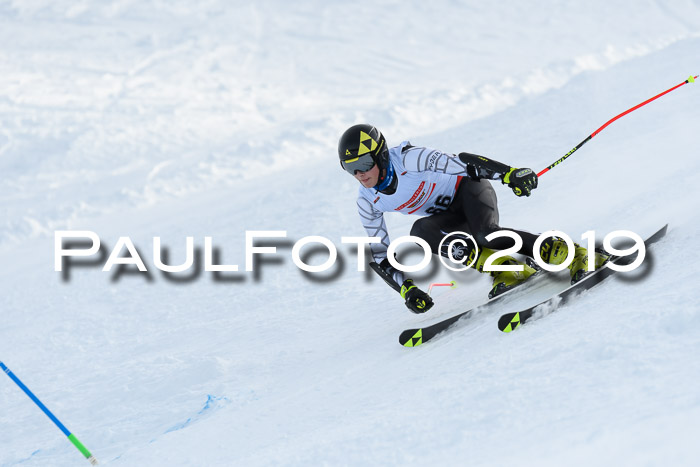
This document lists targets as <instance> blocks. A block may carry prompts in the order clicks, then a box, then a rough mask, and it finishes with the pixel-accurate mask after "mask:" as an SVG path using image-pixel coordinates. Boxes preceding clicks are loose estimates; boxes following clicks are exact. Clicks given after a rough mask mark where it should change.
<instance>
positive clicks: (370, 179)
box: [355, 164, 379, 188]
mask: <svg viewBox="0 0 700 467" xmlns="http://www.w3.org/2000/svg"><path fill="white" fill-rule="evenodd" d="M355 178H356V179H357V181H359V182H360V183H362V186H363V187H365V188H372V187H373V186H376V185H377V182H378V181H379V166H378V165H377V164H374V167H372V168H371V169H369V170H367V171H365V172H360V171H359V170H358V171H356V172H355Z"/></svg>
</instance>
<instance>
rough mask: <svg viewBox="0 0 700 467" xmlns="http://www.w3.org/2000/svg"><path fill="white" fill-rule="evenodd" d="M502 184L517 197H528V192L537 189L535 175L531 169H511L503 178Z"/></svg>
mask: <svg viewBox="0 0 700 467" xmlns="http://www.w3.org/2000/svg"><path fill="white" fill-rule="evenodd" d="M503 183H504V184H506V185H508V186H509V187H510V188H512V189H513V193H515V194H516V195H517V196H523V195H525V196H530V192H531V191H532V190H534V189H535V188H537V174H536V173H535V172H533V171H532V169H516V168H515V167H512V168H511V169H510V170H509V171H508V172H507V173H506V174H505V175H504V176H503Z"/></svg>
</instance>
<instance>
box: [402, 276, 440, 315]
mask: <svg viewBox="0 0 700 467" xmlns="http://www.w3.org/2000/svg"><path fill="white" fill-rule="evenodd" d="M401 298H403V299H405V300H406V306H407V307H408V309H409V310H411V311H412V312H413V313H425V312H426V311H428V310H429V309H430V308H431V307H432V306H433V299H432V298H430V295H428V294H427V293H425V292H423V291H422V290H421V289H419V288H418V287H416V286H415V285H413V280H412V279H406V280H405V281H403V284H402V285H401Z"/></svg>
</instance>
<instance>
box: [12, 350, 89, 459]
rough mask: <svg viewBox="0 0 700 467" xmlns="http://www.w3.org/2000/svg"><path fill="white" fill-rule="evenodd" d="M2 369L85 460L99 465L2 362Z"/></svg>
mask: <svg viewBox="0 0 700 467" xmlns="http://www.w3.org/2000/svg"><path fill="white" fill-rule="evenodd" d="M0 369H2V371H4V372H5V373H6V374H7V376H9V377H10V379H11V380H12V381H14V382H15V383H16V384H17V386H19V388H20V389H21V390H22V391H24V393H25V394H26V395H27V396H29V398H30V399H31V400H32V401H34V403H35V404H36V405H37V406H39V408H40V409H41V410H42V411H43V412H44V413H45V414H46V416H47V417H49V418H50V419H51V421H52V422H54V423H55V424H56V426H57V427H58V428H59V429H60V430H61V431H62V432H63V434H64V435H66V436H67V437H68V439H69V440H70V442H71V443H73V446H75V447H76V448H78V451H80V452H81V453H82V454H83V456H85V458H86V459H87V460H88V461H90V463H91V464H92V465H97V459H95V457H94V456H93V455H92V454H90V451H88V450H87V448H86V447H85V446H83V443H81V442H80V440H79V439H78V438H76V437H75V435H74V434H73V433H71V432H70V431H68V429H67V428H66V427H65V426H64V425H63V423H61V422H60V420H59V419H57V418H56V416H55V415H54V414H52V413H51V411H50V410H49V409H47V408H46V406H45V405H44V404H43V403H42V402H41V401H40V400H39V399H38V398H37V397H36V396H35V395H34V393H33V392H32V391H30V390H29V388H28V387H27V386H25V385H24V383H22V381H20V379H19V378H18V377H17V376H15V374H14V373H12V371H10V369H9V368H7V367H6V366H5V364H4V363H3V362H2V361H0Z"/></svg>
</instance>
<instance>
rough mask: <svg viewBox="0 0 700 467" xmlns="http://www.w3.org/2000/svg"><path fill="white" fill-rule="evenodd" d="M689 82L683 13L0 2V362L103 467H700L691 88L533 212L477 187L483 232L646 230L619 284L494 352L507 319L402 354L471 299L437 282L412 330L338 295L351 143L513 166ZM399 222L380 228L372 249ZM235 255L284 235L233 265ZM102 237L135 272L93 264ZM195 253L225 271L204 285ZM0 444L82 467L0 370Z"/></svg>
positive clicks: (441, 276)
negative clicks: (485, 201) (298, 246)
mask: <svg viewBox="0 0 700 467" xmlns="http://www.w3.org/2000/svg"><path fill="white" fill-rule="evenodd" d="M698 73H700V2H698V1H697V0H694V1H691V0H686V1H683V0H679V1H674V2H665V1H650V0H649V1H647V0H641V1H637V2H622V1H620V2H610V1H608V0H594V1H590V2H565V1H558V0H549V1H544V2H539V3H538V4H537V5H533V4H532V2H518V1H515V0H504V1H501V2H497V3H495V4H493V5H491V4H488V5H487V3H485V2H477V1H467V2H453V1H434V2H421V1H408V2H396V1H385V2H370V1H361V2H328V1H302V2H286V1H281V0H273V1H269V2H240V1H233V2H229V1H222V0H208V1H204V2H190V1H161V0H142V1H138V2H136V1H131V0H118V1H111V2H102V1H89V0H81V1H75V0H71V1H66V0H53V1H48V0H31V1H24V0H22V1H19V0H6V1H1V2H0V203H1V204H0V206H1V209H2V215H1V216H0V264H1V265H2V266H1V267H0V284H1V285H0V287H1V288H0V292H1V294H0V323H1V324H2V325H1V326H0V360H2V361H3V362H4V363H5V364H6V365H7V366H8V367H9V368H10V369H11V370H13V371H14V373H15V374H16V375H17V376H18V377H19V378H20V379H22V380H23V381H24V383H25V384H26V385H27V386H28V387H29V388H30V389H32V390H33V391H34V392H35V394H36V395H37V396H38V397H39V398H40V399H41V400H42V401H43V402H44V403H45V404H46V406H47V407H49V409H51V410H52V411H53V413H54V414H55V415H56V416H57V417H58V418H59V419H60V420H61V421H62V422H63V423H64V424H65V425H66V426H67V427H68V428H69V429H70V430H72V432H73V433H74V434H75V435H76V436H77V437H78V438H79V439H80V440H81V441H82V442H83V443H84V444H85V445H86V446H87V447H88V449H90V450H91V451H92V453H93V454H94V455H95V457H97V458H98V459H99V460H100V463H101V464H105V465H114V466H121V465H124V466H141V465H150V466H161V465H162V466H190V465H192V466H200V465H207V466H214V465H221V466H228V465H242V466H256V465H304V466H306V465H402V466H405V465H426V464H428V465H474V466H481V465H484V466H487V465H537V466H561V465H573V466H576V465H580V466H587V467H588V466H591V465H608V466H621V465H631V466H638V465H653V466H667V465H674V466H686V465H687V466H690V465H697V452H696V451H697V450H696V449H695V448H694V446H695V444H696V438H697V434H698V432H700V422H699V421H698V420H700V391H698V388H699V387H700V360H699V359H698V354H699V353H700V333H698V332H697V323H698V321H699V320H700V305H698V300H697V298H696V297H697V293H698V292H697V285H698V281H697V278H696V277H697V265H698V264H700V250H699V249H698V247H697V246H698V245H699V244H700V217H699V216H698V213H699V212H700V201H699V200H700V188H698V186H699V185H698V174H700V157H698V143H699V142H700V136H699V135H700V132H699V131H698V121H700V84H698V83H694V84H691V83H689V84H687V85H684V86H682V87H680V88H679V89H677V90H675V91H673V92H671V93H669V94H667V95H665V96H664V97H662V98H660V99H658V100H657V101H654V102H653V103H650V104H648V105H647V106H645V107H642V108H641V109H639V110H636V111H635V112H633V113H631V114H629V115H627V116H625V117H623V118H621V119H620V120H618V121H616V122H615V123H613V124H612V125H610V126H609V127H608V128H606V129H605V130H604V131H603V132H601V133H600V134H599V135H597V136H596V137H595V138H594V139H592V140H591V141H589V142H588V143H587V144H586V145H584V146H583V148H582V149H580V150H579V151H577V152H576V153H575V154H574V155H572V156H571V157H570V158H569V159H567V161H566V162H564V163H562V164H561V165H559V166H557V167H556V168H555V169H553V170H552V171H550V172H549V173H547V174H546V175H544V176H543V177H542V178H541V179H540V186H539V188H538V189H537V190H536V191H535V192H534V193H533V195H532V196H531V197H530V198H517V197H516V196H514V195H513V194H512V192H511V191H510V190H509V189H508V188H507V187H504V186H502V185H500V183H495V184H494V186H495V188H496V190H497V193H498V196H499V204H500V214H501V224H502V225H503V226H507V227H514V228H520V229H525V230H529V231H533V232H543V231H546V230H550V229H557V230H561V231H564V232H566V233H568V234H569V235H570V236H571V237H572V238H573V239H574V240H577V241H580V238H581V234H583V233H584V232H586V231H589V230H594V231H595V232H596V236H597V238H598V239H599V240H602V239H603V237H604V236H605V235H606V234H608V233H610V232H613V231H615V230H630V231H633V232H635V233H638V234H639V235H641V236H646V235H648V234H650V233H652V232H654V231H655V230H656V229H657V228H658V227H660V226H662V225H663V224H666V223H668V224H669V231H668V235H667V236H666V237H665V238H664V240H663V241H661V242H660V243H658V244H656V245H655V246H654V247H653V249H652V250H650V251H649V258H648V259H647V260H645V264H644V265H643V267H642V269H643V271H642V272H643V273H632V274H631V275H627V276H623V277H619V278H616V279H614V280H610V281H608V282H606V283H604V284H603V285H601V286H600V287H598V288H597V289H594V290H592V291H590V292H588V293H586V294H585V295H584V296H582V297H581V299H580V300H576V301H575V302H574V303H571V304H569V305H566V306H564V307H563V308H562V309H561V310H559V311H558V312H557V313H554V314H551V315H549V316H547V317H546V318H544V319H541V320H538V321H535V322H533V323H532V324H528V325H526V326H523V327H522V328H521V329H519V330H518V331H517V332H515V333H512V334H503V333H501V332H499V331H498V329H497V327H496V321H497V318H498V316H499V315H500V314H501V313H505V312H507V311H514V309H517V306H520V305H522V303H521V302H519V301H518V300H510V301H506V302H505V303H504V304H503V305H502V306H501V307H500V308H495V309H492V310H491V311H488V312H484V313H479V314H477V315H476V316H473V317H472V318H471V319H470V320H468V321H466V322H464V323H461V324H460V326H459V328H458V329H456V330H455V331H454V332H451V333H449V334H446V335H444V336H442V337H441V338H439V339H437V340H435V341H434V342H431V343H429V344H426V345H424V346H420V347H417V348H414V349H408V348H404V347H401V346H400V345H399V344H398V335H399V333H400V332H401V331H402V330H404V329H407V328H414V327H419V326H422V325H426V324H429V323H432V322H435V321H437V320H438V319H440V318H444V317H447V316H450V315H451V314H454V313H456V312H459V311H463V310H465V309H467V308H469V307H472V306H475V305H478V304H480V303H482V302H484V301H485V300H486V293H487V291H488V288H489V284H490V279H489V278H488V277H486V276H482V275H479V274H478V273H476V272H474V271H467V272H461V273H452V272H448V271H446V270H445V269H444V268H442V267H438V266H437V263H436V262H435V261H433V263H432V265H433V267H434V269H435V270H437V273H436V274H435V275H433V276H429V275H428V274H426V273H420V274H416V275H415V278H416V281H417V283H419V285H420V286H421V287H423V288H424V289H426V288H427V286H428V284H429V283H430V282H432V281H438V280H439V281H443V280H455V281H456V282H457V283H458V287H457V289H455V290H449V289H445V288H437V289H435V293H434V295H435V302H436V305H435V307H434V308H433V309H432V310H431V311H430V312H429V313H428V314H426V315H422V316H417V315H413V314H411V313H410V312H408V310H407V309H406V308H405V306H404V305H403V303H402V300H401V298H400V297H399V296H398V295H397V294H396V293H395V292H394V291H392V290H391V289H390V288H388V287H387V286H386V285H384V283H383V282H381V280H380V279H379V278H378V277H375V276H373V274H372V273H371V272H358V271H357V265H358V261H357V255H356V248H355V247H354V246H351V245H344V244H342V243H341V237H343V236H363V235H364V231H363V229H362V227H361V225H360V222H359V219H358V217H357V213H356V209H355V196H356V190H357V182H356V181H355V180H353V179H352V178H351V177H349V176H348V175H347V174H346V173H345V172H343V171H342V170H340V168H339V167H338V162H337V156H336V144H337V140H338V137H339V135H340V134H341V133H342V132H343V131H344V130H345V128H347V127H348V126H350V125H352V124H355V123H359V122H370V123H373V124H375V125H377V126H378V127H379V128H380V129H381V130H382V132H383V133H384V134H385V136H386V137H387V139H388V141H389V143H390V144H398V143H399V142H400V141H402V140H410V141H411V142H412V143H413V144H415V145H421V146H428V147H435V148H439V149H441V150H443V151H445V152H450V153H458V152H461V151H468V152H472V153H477V154H483V155H487V156H490V157H492V158H494V159H496V160H500V161H502V162H505V163H507V164H510V165H512V166H516V167H532V168H533V169H535V170H541V169H542V168H544V167H546V166H548V165H549V164H551V163H552V162H554V161H555V160H557V159H558V158H560V157H561V156H563V155H564V154H566V153H567V152H568V151H569V150H570V149H571V148H573V147H574V146H575V145H576V144H577V143H578V142H580V141H581V140H583V139H584V138H585V137H586V136H588V135H589V134H591V132H593V131H594V130H595V129H596V128H598V127H599V126H600V125H602V124H603V123H605V122H606V121H607V120H608V119H610V118H612V117H613V116H615V115H617V114H618V113H620V112H622V111H624V110H626V109H628V108H630V107H632V106H634V105H636V104H638V103H640V102H642V101H644V100H646V99H648V98H650V97H652V96H654V95H656V94H658V93H660V92H662V91H664V90H666V89H668V88H670V87H672V86H674V85H676V84H678V83H681V82H683V81H684V80H686V79H687V78H688V76H689V75H691V74H692V75H696V74H698ZM414 220H415V218H411V217H402V216H399V215H388V217H387V221H388V225H389V228H390V233H391V235H392V237H393V238H398V237H399V236H402V235H407V234H408V232H409V231H410V226H411V223H412V222H413V221H414ZM60 230H81V231H92V232H95V234H97V235H98V236H99V238H100V240H101V244H102V246H103V251H102V256H101V257H100V256H99V255H95V256H94V257H93V258H89V259H88V261H89V263H88V264H85V263H83V264H82V265H81V266H79V267H78V266H73V267H68V268H67V270H64V273H61V272H56V271H55V270H54V232H55V231H60ZM247 231H285V232H286V238H270V239H268V240H267V244H268V246H270V245H274V246H276V247H277V252H276V254H263V255H261V256H260V258H262V260H261V261H260V262H258V263H257V264H256V267H255V271H253V272H249V271H246V267H245V265H246V251H245V250H246V232H247ZM310 235H316V236H323V237H325V238H327V239H329V240H330V241H331V242H333V243H334V244H335V245H336V246H337V249H338V254H339V261H338V262H337V263H336V266H335V267H334V268H332V269H331V270H330V271H327V272H325V273H309V274H303V273H302V272H301V271H300V270H299V269H298V268H297V267H296V266H295V264H294V262H293V254H292V252H293V248H292V247H293V245H294V243H295V242H296V241H297V240H299V239H301V238H303V237H306V236H310ZM189 236H191V237H193V242H194V247H195V249H196V255H195V256H196V257H195V260H196V266H195V267H192V268H190V269H189V270H188V271H185V272H183V273H178V274H171V275H166V274H163V273H162V272H161V271H160V270H158V269H157V268H156V263H155V260H154V245H153V238H154V237H159V238H160V240H161V244H162V246H163V249H164V250H167V252H168V255H167V258H166V255H163V261H164V262H166V264H172V265H177V264H182V263H184V262H185V260H186V256H187V255H186V241H187V237H189ZM120 237H129V239H130V240H131V241H132V242H133V244H134V245H135V247H136V248H137V250H138V252H139V254H140V257H142V258H143V261H144V264H145V266H146V268H147V269H148V272H147V273H139V272H138V270H137V269H136V267H135V266H130V267H127V268H123V269H119V268H118V267H116V266H115V267H114V268H113V269H112V271H111V272H103V271H102V267H103V266H104V264H105V261H106V260H107V256H108V255H109V254H110V253H111V252H112V249H113V248H114V247H115V246H117V245H118V244H119V242H120ZM205 237H211V238H212V244H213V245H214V247H215V251H216V253H217V254H216V255H215V257H216V260H215V261H217V264H229V265H232V264H236V265H239V271H238V272H224V273H221V274H214V273H212V272H206V271H204V267H203V264H204V260H205V258H204V256H205V250H206V248H205ZM306 248H308V250H307V249H304V250H303V252H307V253H309V252H311V254H310V256H309V255H308V254H307V260H308V262H309V264H317V265H318V264H321V263H323V262H324V261H325V259H326V258H327V257H328V253H327V251H326V250H324V249H319V250H315V249H314V250H312V248H311V247H306ZM126 252H127V250H126V248H123V249H122V251H121V254H122V256H124V255H126ZM117 253H118V254H119V252H117ZM302 256H303V254H302ZM409 256H410V255H409ZM411 258H413V259H415V257H411ZM83 261H85V260H83ZM522 299H523V300H524V299H525V298H522ZM0 434H1V436H0V465H2V466H3V467H4V466H18V465H21V466H73V465H87V464H83V463H85V461H84V460H83V459H81V454H80V453H79V452H78V451H77V450H76V449H75V448H74V447H73V446H71V444H70V443H69V442H68V440H66V439H65V436H63V434H62V433H61V432H60V431H59V430H58V429H57V428H56V427H55V426H54V425H53V424H52V423H51V421H50V420H49V419H48V418H47V417H46V416H45V415H44V414H43V413H42V412H41V411H40V410H39V409H38V408H37V407H35V406H34V404H32V402H31V401H30V400H29V399H28V398H27V397H26V396H25V394H23V393H22V392H21V391H20V389H19V388H18V387H17V386H16V385H15V384H14V383H13V382H12V381H11V380H10V379H9V378H5V377H2V378H0Z"/></svg>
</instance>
